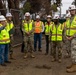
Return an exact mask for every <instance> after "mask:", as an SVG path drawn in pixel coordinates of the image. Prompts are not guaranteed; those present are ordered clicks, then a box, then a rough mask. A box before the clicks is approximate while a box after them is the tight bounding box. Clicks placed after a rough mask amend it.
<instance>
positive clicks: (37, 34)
mask: <svg viewBox="0 0 76 75" xmlns="http://www.w3.org/2000/svg"><path fill="white" fill-rule="evenodd" d="M34 26H35V28H34V52H35V51H37V41H38V51H40V52H42V50H41V40H42V32H43V31H44V25H43V22H42V21H40V16H39V15H37V16H36V21H35V22H34Z"/></svg>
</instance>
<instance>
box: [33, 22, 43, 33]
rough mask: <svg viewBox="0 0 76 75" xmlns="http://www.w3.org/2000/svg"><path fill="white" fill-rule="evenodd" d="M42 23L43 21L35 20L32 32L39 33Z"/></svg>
mask: <svg viewBox="0 0 76 75" xmlns="http://www.w3.org/2000/svg"><path fill="white" fill-rule="evenodd" d="M42 24H43V23H42V22H41V21H39V22H37V21H35V30H34V33H41V31H42Z"/></svg>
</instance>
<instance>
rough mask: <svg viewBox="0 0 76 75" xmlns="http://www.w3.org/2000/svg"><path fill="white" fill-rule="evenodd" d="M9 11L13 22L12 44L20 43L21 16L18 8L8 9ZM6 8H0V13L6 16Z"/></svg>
mask: <svg viewBox="0 0 76 75" xmlns="http://www.w3.org/2000/svg"><path fill="white" fill-rule="evenodd" d="M10 12H11V13H12V15H13V18H12V20H13V23H14V26H15V27H14V45H18V44H21V43H22V34H21V28H20V27H21V24H22V23H21V22H22V20H21V16H22V15H21V16H20V13H21V12H20V10H16V9H10ZM6 13H7V9H0V15H4V16H6Z"/></svg>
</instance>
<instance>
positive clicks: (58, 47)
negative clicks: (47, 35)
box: [52, 41, 62, 59]
mask: <svg viewBox="0 0 76 75" xmlns="http://www.w3.org/2000/svg"><path fill="white" fill-rule="evenodd" d="M61 44H62V42H56V41H54V42H52V56H53V58H55V59H56V50H57V52H58V59H61V57H62V45H61Z"/></svg>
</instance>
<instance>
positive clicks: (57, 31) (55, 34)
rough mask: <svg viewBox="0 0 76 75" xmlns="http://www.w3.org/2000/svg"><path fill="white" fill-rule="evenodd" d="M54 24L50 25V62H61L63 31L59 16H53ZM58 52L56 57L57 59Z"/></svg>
mask: <svg viewBox="0 0 76 75" xmlns="http://www.w3.org/2000/svg"><path fill="white" fill-rule="evenodd" d="M53 19H54V24H53V25H51V27H50V29H51V42H52V62H53V61H56V59H57V58H58V62H59V63H60V62H61V58H62V41H63V31H64V26H63V25H62V24H60V23H59V15H55V16H54V18H53ZM57 52H58V57H57Z"/></svg>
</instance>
